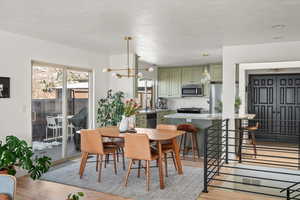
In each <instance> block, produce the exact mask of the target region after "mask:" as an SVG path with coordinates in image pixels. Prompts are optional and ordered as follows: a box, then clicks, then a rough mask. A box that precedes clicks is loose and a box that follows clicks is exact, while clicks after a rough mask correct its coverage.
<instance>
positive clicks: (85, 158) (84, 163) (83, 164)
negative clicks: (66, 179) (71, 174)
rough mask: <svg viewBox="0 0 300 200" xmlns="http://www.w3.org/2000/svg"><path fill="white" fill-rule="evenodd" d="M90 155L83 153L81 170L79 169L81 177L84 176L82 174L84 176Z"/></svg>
mask: <svg viewBox="0 0 300 200" xmlns="http://www.w3.org/2000/svg"><path fill="white" fill-rule="evenodd" d="M88 156H89V154H88V153H83V154H82V158H81V163H80V171H79V175H80V178H82V176H83V172H84V169H85V166H86V162H87V159H88Z"/></svg>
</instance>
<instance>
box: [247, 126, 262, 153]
mask: <svg viewBox="0 0 300 200" xmlns="http://www.w3.org/2000/svg"><path fill="white" fill-rule="evenodd" d="M258 128H259V123H258V122H256V124H255V126H246V127H244V129H245V130H247V131H248V133H250V135H249V136H250V137H251V143H252V145H253V151H254V156H255V158H256V155H257V151H256V138H255V131H257V130H258Z"/></svg>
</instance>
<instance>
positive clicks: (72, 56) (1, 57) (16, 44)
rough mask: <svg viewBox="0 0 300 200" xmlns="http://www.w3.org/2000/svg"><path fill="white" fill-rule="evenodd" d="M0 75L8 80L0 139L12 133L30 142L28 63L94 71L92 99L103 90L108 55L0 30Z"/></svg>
mask: <svg viewBox="0 0 300 200" xmlns="http://www.w3.org/2000/svg"><path fill="white" fill-rule="evenodd" d="M0 44H1V45H0V52H1V54H0V76H6V77H11V98H9V99H0V113H1V114H0V139H3V138H4V137H5V136H6V135H9V134H14V135H16V136H18V137H21V138H23V139H26V140H27V141H28V142H30V141H31V60H39V61H44V62H48V63H55V64H63V65H69V66H77V67H81V68H89V69H93V71H94V78H95V90H94V91H95V99H96V98H99V97H101V96H102V95H103V93H104V92H105V91H106V90H107V81H106V80H107V77H106V76H105V75H104V74H103V73H102V69H101V68H102V67H105V66H107V65H108V56H105V55H101V54H96V53H92V52H88V51H83V50H80V49H75V48H70V47H66V46H63V45H59V44H56V43H52V42H47V41H42V40H38V39H33V38H30V37H25V36H21V35H17V34H12V33H8V32H3V31H0Z"/></svg>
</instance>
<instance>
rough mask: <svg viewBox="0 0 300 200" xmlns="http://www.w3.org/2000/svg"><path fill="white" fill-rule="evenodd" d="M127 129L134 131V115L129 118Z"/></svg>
mask: <svg viewBox="0 0 300 200" xmlns="http://www.w3.org/2000/svg"><path fill="white" fill-rule="evenodd" d="M128 129H129V130H133V129H135V115H132V116H130V117H129V122H128Z"/></svg>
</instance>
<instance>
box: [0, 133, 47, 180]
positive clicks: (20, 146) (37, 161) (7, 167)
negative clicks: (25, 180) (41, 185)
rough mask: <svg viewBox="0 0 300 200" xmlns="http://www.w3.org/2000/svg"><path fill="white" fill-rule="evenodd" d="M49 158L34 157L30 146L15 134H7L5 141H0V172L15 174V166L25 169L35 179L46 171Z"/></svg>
mask: <svg viewBox="0 0 300 200" xmlns="http://www.w3.org/2000/svg"><path fill="white" fill-rule="evenodd" d="M50 161H51V158H49V157H47V156H43V157H40V158H38V157H34V153H33V151H32V148H31V147H30V146H29V145H28V144H27V142H26V141H24V140H20V139H19V138H17V137H16V136H7V137H6V139H5V143H2V142H1V143H0V174H1V173H2V174H9V175H13V176H14V175H15V174H16V167H19V168H22V169H24V170H26V171H27V172H28V173H29V175H30V177H31V178H32V179H33V180H35V179H38V178H40V177H41V176H42V174H43V173H45V172H47V171H48V170H49V168H50V166H51V162H50Z"/></svg>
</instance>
